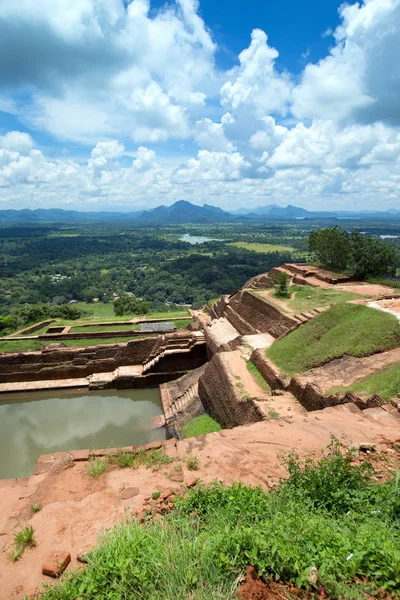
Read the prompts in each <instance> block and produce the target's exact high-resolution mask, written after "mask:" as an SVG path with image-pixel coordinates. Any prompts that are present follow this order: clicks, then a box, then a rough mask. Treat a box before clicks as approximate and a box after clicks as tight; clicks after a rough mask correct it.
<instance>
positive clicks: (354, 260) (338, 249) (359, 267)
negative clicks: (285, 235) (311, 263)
mask: <svg viewBox="0 0 400 600" xmlns="http://www.w3.org/2000/svg"><path fill="white" fill-rule="evenodd" d="M308 250H309V253H310V255H311V256H312V257H313V258H314V259H315V260H317V261H318V262H320V263H321V264H322V265H323V266H325V267H327V268H329V269H333V270H338V271H343V270H345V269H350V270H351V271H352V272H353V273H354V274H355V275H356V276H357V277H360V278H365V277H369V276H376V277H379V276H383V275H394V273H395V270H396V267H397V264H398V255H397V252H396V250H395V248H393V247H392V246H390V245H388V244H386V243H385V242H384V241H382V240H380V239H378V238H374V237H372V236H370V235H364V234H361V233H360V232H359V231H353V232H352V233H351V234H350V233H348V232H347V231H345V230H344V229H340V228H339V227H337V226H335V227H327V228H325V229H320V230H318V231H313V232H311V233H310V235H309V241H308Z"/></svg>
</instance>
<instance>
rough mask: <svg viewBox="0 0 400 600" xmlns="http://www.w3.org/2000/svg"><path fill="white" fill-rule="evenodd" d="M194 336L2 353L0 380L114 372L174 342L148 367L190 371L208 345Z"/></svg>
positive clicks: (141, 362) (143, 360)
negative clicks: (171, 347)
mask: <svg viewBox="0 0 400 600" xmlns="http://www.w3.org/2000/svg"><path fill="white" fill-rule="evenodd" d="M194 335H195V334H194V333H193V334H190V333H188V332H185V333H182V334H179V333H175V334H167V335H165V336H163V335H161V336H160V335H159V336H153V337H148V338H146V339H140V340H133V341H130V342H128V343H126V344H125V343H121V344H109V345H103V346H87V347H76V348H57V349H54V350H42V351H35V352H16V353H4V354H0V383H10V382H17V381H18V382H20V381H22V382H23V381H40V380H51V379H76V378H82V377H88V376H89V375H93V374H94V373H106V372H111V371H115V370H116V369H117V368H118V367H123V366H133V365H145V363H146V362H147V361H148V360H149V357H151V356H157V354H158V353H162V351H163V350H165V347H166V343H169V344H171V345H173V347H174V348H175V352H174V353H173V354H172V353H171V354H170V355H166V356H163V357H162V358H161V359H160V360H159V362H158V363H157V365H156V366H155V367H153V368H151V369H148V370H149V371H151V373H153V372H157V373H163V372H169V371H171V372H172V371H187V370H188V369H193V368H197V367H198V366H200V365H201V364H204V362H205V361H206V360H207V357H206V346H205V344H204V343H200V344H198V343H197V341H196V338H193V336H194ZM190 345H191V347H189V346H190ZM180 348H182V351H181V352H180V351H179V350H180Z"/></svg>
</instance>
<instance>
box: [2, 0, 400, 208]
mask: <svg viewBox="0 0 400 600" xmlns="http://www.w3.org/2000/svg"><path fill="white" fill-rule="evenodd" d="M399 46H400V0H364V1H363V2H360V3H358V4H348V5H341V3H340V2H336V1H333V0H324V1H323V2H322V1H316V0H308V1H306V2H303V3H299V2H293V1H286V2H280V3H277V2H257V1H256V0H248V1H247V2H246V3H245V4H243V3H240V2H238V1H236V0H230V1H229V2H228V1H227V0H218V2H215V1H212V0H200V2H197V1H196V0H175V1H173V2H170V3H168V4H165V3H163V2H159V1H158V0H156V1H153V2H149V1H148V0H133V1H132V2H127V1H126V0H125V1H123V0H74V3H72V4H71V2H70V1H69V0H56V1H55V0H20V2H18V3H16V2H15V0H2V2H1V3H0V208H24V207H52V206H57V207H65V208H77V209H80V210H116V209H118V210H135V209H136V208H142V207H151V206H156V205H159V204H171V203H172V202H174V201H176V200H178V199H181V198H185V199H187V200H190V201H192V202H196V203H198V204H202V203H204V202H207V203H210V204H215V205H218V206H221V207H222V208H225V209H234V208H239V207H241V206H253V207H256V206H260V205H266V204H271V203H275V204H279V205H286V204H289V203H290V204H297V205H300V206H304V207H305V208H309V209H313V208H315V209H323V208H331V209H335V208H336V209H352V208H354V209H369V210H371V209H378V208H379V209H385V208H400V200H399V199H400V129H399V127H400V67H399V61H398V59H397V56H398V52H399Z"/></svg>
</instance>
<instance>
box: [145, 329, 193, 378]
mask: <svg viewBox="0 0 400 600" xmlns="http://www.w3.org/2000/svg"><path fill="white" fill-rule="evenodd" d="M204 343H205V337H204V333H203V332H202V331H193V332H192V334H191V337H190V338H168V339H166V340H164V341H163V344H162V346H161V348H160V347H158V348H157V349H156V350H155V351H154V353H153V352H152V353H151V354H150V356H149V359H148V361H147V362H146V363H144V365H143V371H142V374H143V375H144V374H145V373H147V372H148V371H149V370H150V369H152V368H153V367H154V365H156V364H157V363H158V362H159V361H160V360H161V359H162V358H163V357H164V356H168V355H170V354H183V353H189V352H191V350H192V348H193V347H194V346H196V345H197V344H204Z"/></svg>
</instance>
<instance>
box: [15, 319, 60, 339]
mask: <svg viewBox="0 0 400 600" xmlns="http://www.w3.org/2000/svg"><path fill="white" fill-rule="evenodd" d="M51 323H54V319H48V320H47V321H41V323H35V325H30V326H29V327H25V328H24V329H20V330H19V331H15V332H14V333H13V334H12V337H14V336H17V335H21V336H23V335H28V334H29V333H35V331H39V329H42V327H46V326H47V325H50V324H51Z"/></svg>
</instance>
